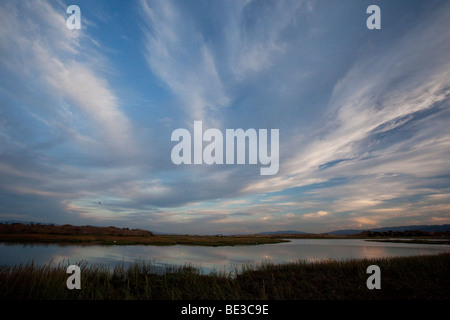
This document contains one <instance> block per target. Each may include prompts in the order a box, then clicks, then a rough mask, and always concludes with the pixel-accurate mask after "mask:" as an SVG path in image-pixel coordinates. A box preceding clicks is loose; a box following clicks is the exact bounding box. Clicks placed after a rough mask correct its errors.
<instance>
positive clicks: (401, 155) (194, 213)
mask: <svg viewBox="0 0 450 320" xmlns="http://www.w3.org/2000/svg"><path fill="white" fill-rule="evenodd" d="M70 5H77V6H78V7H79V8H80V25H81V29H74V28H72V30H71V29H69V28H68V27H67V20H68V19H70V17H71V15H72V13H73V12H70V13H67V11H66V10H67V7H69V6H70ZM370 5H377V6H378V7H379V8H380V16H379V18H380V23H381V28H380V29H369V28H368V27H367V24H366V22H367V20H368V19H369V18H370V17H371V15H372V13H367V12H366V10H367V8H368V6H370ZM0 21H1V28H0V220H2V221H4V220H21V221H35V222H42V223H56V224H76V225H98V226H110V225H112V226H117V227H130V228H141V229H147V230H151V231H156V232H167V233H183V234H186V233H189V234H218V233H221V234H240V233H256V232H262V231H277V230H298V231H303V232H311V233H322V232H329V231H332V230H339V229H370V228H377V227H386V226H399V225H417V224H445V223H450V161H449V159H450V126H449V121H450V109H449V106H450V59H449V57H450V2H449V1H436V0H430V1H413V0H411V1H406V0H401V1H400V0H386V1H379V0H370V1H365V0H345V1H312V0H296V1H288V0H286V1H284V0H277V1H269V0H253V1H251V0H227V1H225V0H214V1H210V0H208V1H207V0H183V1H181V0H161V1H159V0H130V1H112V0H108V1H103V0H102V1H93V0H89V1H87V0H79V1H76V0H70V1H62V0H49V1H45V0H33V1H29V0H2V1H1V2H0ZM194 121H202V125H203V132H204V131H205V130H207V129H217V130H216V132H217V131H220V132H221V133H223V135H224V136H225V132H226V130H227V129H238V128H241V129H243V130H247V129H250V128H252V129H255V130H256V132H260V131H259V130H260V129H267V130H268V132H270V130H271V129H277V130H278V132H279V153H278V154H279V155H278V159H279V170H278V171H277V172H276V174H273V175H261V174H260V169H261V167H263V165H262V164H261V163H260V162H258V163H257V164H251V163H249V161H246V162H245V163H244V164H237V163H236V162H235V163H234V164H217V163H215V164H205V163H203V164H187V163H183V164H175V163H174V162H173V161H172V158H171V153H172V150H173V148H174V147H175V146H176V145H177V144H178V142H177V141H172V139H171V136H172V133H173V132H174V130H176V129H178V128H184V129H186V130H188V131H189V132H190V133H192V134H193V132H194ZM192 137H193V136H192ZM200 137H201V136H200ZM193 139H194V137H193ZM180 141H181V140H180ZM183 141H184V140H183ZM269 141H270V139H269ZM225 142H226V141H224V142H223V143H224V144H225ZM208 144H209V142H208V141H206V140H205V141H204V142H203V144H201V145H200V146H201V147H202V148H204V147H206V146H207V145H208ZM247 146H248V145H247ZM271 146H273V143H269V145H268V148H269V150H270V147H271ZM186 150H187V149H186ZM217 150H218V149H217ZM248 150H249V149H248ZM273 151H274V152H275V149H273ZM216 152H217V151H216ZM249 152H250V151H248V152H247V153H249ZM247 156H249V154H247Z"/></svg>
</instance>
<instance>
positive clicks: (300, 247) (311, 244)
mask: <svg viewBox="0 0 450 320" xmlns="http://www.w3.org/2000/svg"><path fill="white" fill-rule="evenodd" d="M440 252H450V245H434V244H415V243H414V244H413V243H411V244H410V243H388V242H385V243H381V242H368V241H364V240H359V239H346V240H336V239H332V240H330V239H295V240H292V241H291V242H286V243H278V244H264V245H257V246H233V247H203V246H185V245H176V246H148V245H129V246H101V245H89V246H81V245H65V246H61V245H57V244H27V245H24V244H9V243H0V265H9V266H12V265H19V264H26V263H29V262H31V261H33V263H35V264H48V263H52V264H59V263H62V264H63V265H67V264H68V263H73V264H77V263H80V262H81V261H84V262H87V263H88V264H89V265H91V264H99V263H101V264H103V265H107V266H109V267H111V268H113V267H114V266H116V265H117V264H122V265H125V266H126V265H128V264H133V263H135V262H136V261H145V262H151V264H152V265H153V266H154V268H155V270H156V271H158V270H160V271H161V270H164V269H165V268H166V267H167V266H183V265H191V266H194V267H198V268H200V270H201V271H202V273H209V272H211V271H213V270H215V271H218V272H221V271H224V272H230V271H236V270H240V268H241V267H242V265H244V264H254V265H257V264H260V263H264V262H272V263H285V262H292V261H298V260H306V261H320V260H324V259H335V260H345V259H351V258H379V257H393V256H413V255H425V254H436V253H440Z"/></svg>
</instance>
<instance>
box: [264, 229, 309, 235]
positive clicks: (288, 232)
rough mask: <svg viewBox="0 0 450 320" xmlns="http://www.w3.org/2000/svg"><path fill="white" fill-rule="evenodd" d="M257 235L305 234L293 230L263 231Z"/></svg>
mask: <svg viewBox="0 0 450 320" xmlns="http://www.w3.org/2000/svg"><path fill="white" fill-rule="evenodd" d="M258 234H263V235H276V234H306V232H302V231H295V230H285V231H265V232H259V233H258Z"/></svg>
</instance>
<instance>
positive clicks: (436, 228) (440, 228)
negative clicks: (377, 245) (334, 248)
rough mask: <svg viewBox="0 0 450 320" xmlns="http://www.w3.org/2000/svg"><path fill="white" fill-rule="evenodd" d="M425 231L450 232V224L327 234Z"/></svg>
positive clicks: (339, 231) (343, 231) (342, 231)
mask: <svg viewBox="0 0 450 320" xmlns="http://www.w3.org/2000/svg"><path fill="white" fill-rule="evenodd" d="M406 230H408V231H413V230H414V231H423V232H444V231H450V224H442V225H413V226H398V227H383V228H374V229H361V230H356V229H346V230H336V231H331V232H327V233H326V234H334V235H352V234H357V233H361V232H363V231H378V232H387V231H398V232H404V231H406Z"/></svg>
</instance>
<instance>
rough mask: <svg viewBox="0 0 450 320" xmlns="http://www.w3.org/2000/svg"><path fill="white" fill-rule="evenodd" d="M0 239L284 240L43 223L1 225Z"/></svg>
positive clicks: (244, 242)
mask: <svg viewBox="0 0 450 320" xmlns="http://www.w3.org/2000/svg"><path fill="white" fill-rule="evenodd" d="M0 241H4V242H19V243H24V242H27V243H29V242H32V243H59V244H87V245H89V244H104V245H132V244H145V245H177V244H184V245H200V246H233V245H257V244H265V243H279V242H283V241H286V240H282V239H275V238H269V237H262V238H256V237H254V236H199V235H155V234H154V233H152V232H150V231H146V230H141V229H128V228H122V229H120V228H116V227H92V226H72V225H63V226H55V225H42V224H21V223H15V224H0Z"/></svg>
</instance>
